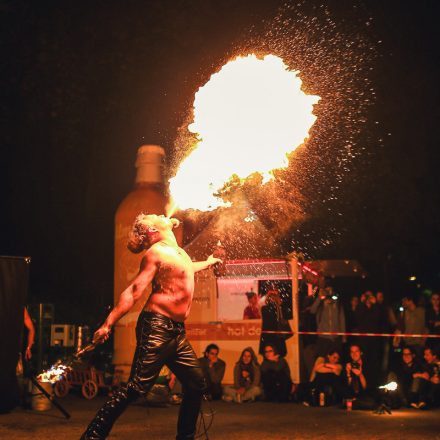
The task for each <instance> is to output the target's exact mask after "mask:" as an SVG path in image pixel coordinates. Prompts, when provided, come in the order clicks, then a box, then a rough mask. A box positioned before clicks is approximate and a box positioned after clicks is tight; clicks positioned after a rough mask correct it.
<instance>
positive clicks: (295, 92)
mask: <svg viewBox="0 0 440 440" xmlns="http://www.w3.org/2000/svg"><path fill="white" fill-rule="evenodd" d="M298 73H299V72H298V71H291V70H289V69H288V67H287V66H286V64H285V63H284V62H283V60H282V59H281V58H279V57H276V56H274V55H267V56H265V57H264V58H262V59H261V58H257V57H256V56H255V55H248V56H245V57H238V58H235V59H234V60H232V61H230V62H228V63H227V64H225V65H224V66H223V67H222V68H221V70H220V71H219V72H217V73H215V74H213V75H212V76H211V78H210V80H209V81H208V82H207V83H206V84H205V85H204V86H203V87H201V88H200V89H199V90H198V91H197V93H196V95H195V100H194V122H193V123H192V124H190V125H189V126H188V130H189V131H190V132H192V133H195V134H196V136H197V139H198V142H197V144H196V147H195V149H194V150H193V151H192V153H191V154H190V155H189V156H187V157H186V158H185V159H184V160H183V162H182V163H181V165H180V168H179V169H178V171H177V173H176V175H175V177H173V178H171V179H170V193H171V196H172V198H173V200H174V204H175V205H176V206H178V207H179V208H181V209H191V208H192V209H199V210H201V211H209V210H213V209H215V208H217V207H220V206H225V203H224V202H223V201H222V200H221V199H220V198H219V197H216V196H215V194H216V193H217V192H218V191H219V190H220V189H221V188H222V187H223V186H224V184H225V183H226V182H228V180H230V178H231V177H232V176H233V175H236V176H238V177H239V178H240V179H241V180H244V179H246V178H247V177H248V176H250V175H251V174H253V173H255V172H258V173H260V174H261V175H262V176H263V182H267V181H268V180H270V179H272V178H273V170H275V169H279V168H285V167H287V166H288V158H287V155H288V154H289V153H291V152H292V151H294V150H295V149H296V148H297V147H298V146H299V145H301V144H303V142H304V141H305V140H306V139H307V137H308V136H309V130H310V128H311V126H312V125H313V123H314V122H315V120H316V116H315V115H314V114H313V113H312V112H313V105H314V104H316V103H317V102H318V101H319V99H320V98H319V96H313V95H306V94H305V93H304V92H303V91H302V90H301V86H302V81H301V79H300V78H299V77H298Z"/></svg>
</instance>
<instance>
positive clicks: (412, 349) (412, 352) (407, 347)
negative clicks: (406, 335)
mask: <svg viewBox="0 0 440 440" xmlns="http://www.w3.org/2000/svg"><path fill="white" fill-rule="evenodd" d="M403 350H408V351H409V352H411V354H412V355H415V354H416V352H415V351H414V348H412V347H411V346H409V345H405V346H404V347H403V348H402V353H403Z"/></svg>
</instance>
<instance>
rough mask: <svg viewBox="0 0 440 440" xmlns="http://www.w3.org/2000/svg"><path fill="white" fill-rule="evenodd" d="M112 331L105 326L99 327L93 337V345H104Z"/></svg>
mask: <svg viewBox="0 0 440 440" xmlns="http://www.w3.org/2000/svg"><path fill="white" fill-rule="evenodd" d="M111 331H112V329H111V327H109V326H108V325H106V324H104V325H103V326H101V327H99V328H98V330H96V332H95V334H94V335H93V341H92V342H93V344H95V345H96V344H102V343H103V342H105V341H106V340H107V339H108V338H109V336H110V333H111Z"/></svg>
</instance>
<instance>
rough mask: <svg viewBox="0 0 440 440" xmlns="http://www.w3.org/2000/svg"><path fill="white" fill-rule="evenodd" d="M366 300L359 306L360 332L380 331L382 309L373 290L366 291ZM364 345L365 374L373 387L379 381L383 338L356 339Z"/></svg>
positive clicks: (358, 321) (363, 337)
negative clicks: (380, 309) (378, 305)
mask: <svg viewBox="0 0 440 440" xmlns="http://www.w3.org/2000/svg"><path fill="white" fill-rule="evenodd" d="M364 295H365V301H364V302H362V303H361V304H359V307H358V308H357V323H358V330H359V332H360V333H380V331H381V322H380V311H379V308H378V307H377V304H376V297H375V296H374V295H373V293H372V292H370V291H367V292H365V294H364ZM355 343H357V344H359V345H360V346H361V347H362V351H363V358H364V359H365V368H364V374H365V376H366V378H367V380H368V383H369V385H370V386H371V387H375V386H377V385H378V383H379V372H380V370H379V369H378V365H379V354H380V347H381V343H382V342H381V339H380V337H376V336H361V337H359V338H358V339H357V341H355Z"/></svg>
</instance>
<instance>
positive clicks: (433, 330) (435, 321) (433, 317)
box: [426, 292, 440, 353]
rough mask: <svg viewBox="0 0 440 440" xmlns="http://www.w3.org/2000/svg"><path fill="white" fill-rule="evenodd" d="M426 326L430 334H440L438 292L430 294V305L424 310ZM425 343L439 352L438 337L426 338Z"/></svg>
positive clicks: (439, 300) (439, 294)
mask: <svg viewBox="0 0 440 440" xmlns="http://www.w3.org/2000/svg"><path fill="white" fill-rule="evenodd" d="M426 326H427V327H428V332H429V334H431V335H440V293H438V292H433V293H432V294H431V305H430V307H429V308H428V309H427V311H426ZM426 345H427V346H428V347H430V348H432V349H433V350H434V351H435V352H437V353H439V352H440V338H428V341H427V342H426Z"/></svg>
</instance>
